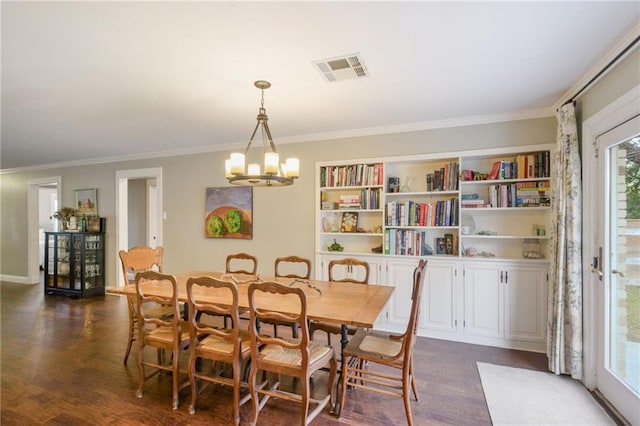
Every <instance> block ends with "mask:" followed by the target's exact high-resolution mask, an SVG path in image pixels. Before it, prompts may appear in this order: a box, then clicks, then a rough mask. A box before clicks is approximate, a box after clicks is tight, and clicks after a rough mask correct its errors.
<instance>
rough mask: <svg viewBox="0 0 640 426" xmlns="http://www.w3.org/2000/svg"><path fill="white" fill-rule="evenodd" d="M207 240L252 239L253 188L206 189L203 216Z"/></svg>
mask: <svg viewBox="0 0 640 426" xmlns="http://www.w3.org/2000/svg"><path fill="white" fill-rule="evenodd" d="M204 235H205V237H207V238H240V239H245V240H250V239H252V238H253V187H250V186H239V187H222V188H207V192H206V199H205V214H204Z"/></svg>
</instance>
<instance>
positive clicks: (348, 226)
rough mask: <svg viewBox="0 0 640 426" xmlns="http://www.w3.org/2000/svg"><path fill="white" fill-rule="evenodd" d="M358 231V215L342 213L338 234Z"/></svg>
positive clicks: (355, 213)
mask: <svg viewBox="0 0 640 426" xmlns="http://www.w3.org/2000/svg"><path fill="white" fill-rule="evenodd" d="M357 231H358V213H357V212H344V213H342V223H341V225H340V232H357Z"/></svg>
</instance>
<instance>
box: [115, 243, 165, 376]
mask: <svg viewBox="0 0 640 426" xmlns="http://www.w3.org/2000/svg"><path fill="white" fill-rule="evenodd" d="M118 255H119V256H120V262H121V264H122V274H123V276H124V283H125V284H133V283H134V282H135V276H136V274H137V273H138V272H144V271H151V270H155V271H157V272H162V258H163V256H164V249H163V248H162V247H156V248H151V247H147V246H135V247H132V248H130V249H129V250H128V251H127V250H120V251H119V252H118ZM127 305H128V307H129V338H128V341H127V350H126V351H125V354H124V364H125V365H126V364H127V360H128V359H129V353H130V352H131V347H132V345H133V342H134V341H136V340H137V338H138V313H137V310H138V309H137V303H136V297H135V295H131V296H127ZM147 314H148V315H150V316H156V317H168V316H171V315H172V310H171V308H170V307H162V306H159V307H157V308H155V309H154V310H151V309H149V310H148V312H147Z"/></svg>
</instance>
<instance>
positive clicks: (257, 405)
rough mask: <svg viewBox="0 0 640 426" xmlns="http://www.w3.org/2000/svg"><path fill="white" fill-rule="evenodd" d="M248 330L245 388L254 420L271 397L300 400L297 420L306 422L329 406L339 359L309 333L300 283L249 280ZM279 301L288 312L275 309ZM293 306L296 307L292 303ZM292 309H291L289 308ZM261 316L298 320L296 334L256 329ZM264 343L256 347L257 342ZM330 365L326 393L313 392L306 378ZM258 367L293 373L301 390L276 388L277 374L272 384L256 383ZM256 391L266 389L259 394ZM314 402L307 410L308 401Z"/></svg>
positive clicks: (282, 372) (269, 370) (284, 373)
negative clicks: (294, 336)
mask: <svg viewBox="0 0 640 426" xmlns="http://www.w3.org/2000/svg"><path fill="white" fill-rule="evenodd" d="M248 298H249V312H250V316H251V321H250V322H249V332H250V334H251V370H250V373H249V391H250V393H251V399H252V405H253V421H252V424H256V422H257V421H258V414H259V412H260V410H261V409H262V408H263V407H264V405H265V404H266V402H267V401H268V400H269V398H270V397H274V398H281V399H284V400H287V401H292V402H297V403H300V404H301V405H302V408H301V413H300V416H301V417H300V419H301V420H300V424H301V425H307V424H309V423H310V422H311V421H312V420H313V419H314V418H315V417H316V416H317V415H318V413H320V412H321V411H322V409H324V407H326V405H327V404H328V403H331V411H333V404H334V402H333V401H334V397H333V387H334V386H333V385H334V380H335V376H336V370H337V362H336V357H335V352H334V349H333V348H332V347H331V346H326V345H323V344H320V343H317V342H312V341H311V340H310V339H309V329H308V326H307V298H306V295H305V293H304V291H303V290H302V289H300V288H296V287H289V286H284V285H282V284H279V283H276V282H270V281H267V282H261V283H252V284H249V289H248ZM279 304H281V305H282V306H285V307H286V309H287V313H286V314H285V313H281V312H279V311H278V305H279ZM295 306H297V307H298V309H294V307H295ZM292 311H293V312H294V313H291V312H292ZM264 320H277V321H284V322H287V323H293V322H295V323H297V324H298V327H299V330H300V338H299V339H284V338H280V337H275V336H267V335H264V334H260V333H259V330H258V324H259V323H260V322H264ZM261 345H262V347H261V348H260V346H261ZM327 366H329V381H328V388H327V395H326V396H325V397H322V398H316V397H312V396H311V388H310V379H311V376H312V375H313V374H314V373H315V372H316V371H317V370H319V369H321V368H325V367H327ZM258 371H263V372H266V373H273V374H276V375H278V378H279V377H280V375H286V376H291V377H296V378H298V380H299V382H300V383H299V388H300V390H301V392H300V393H299V394H297V393H293V392H288V391H285V390H284V389H282V388H280V386H279V384H280V380H279V379H278V380H277V381H276V382H275V383H274V384H273V385H271V386H258V385H257V383H256V378H257V375H258ZM259 395H264V396H263V397H262V399H261V400H260V399H259ZM310 403H313V404H316V406H315V408H313V409H312V410H311V412H309V409H310V407H309V404H310Z"/></svg>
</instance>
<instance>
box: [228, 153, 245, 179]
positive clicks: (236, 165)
mask: <svg viewBox="0 0 640 426" xmlns="http://www.w3.org/2000/svg"><path fill="white" fill-rule="evenodd" d="M230 163H231V174H233V175H241V174H243V173H244V154H240V153H238V152H234V153H232V154H231V158H230Z"/></svg>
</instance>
